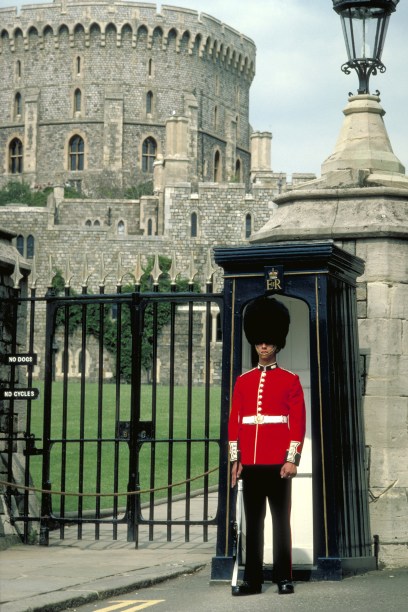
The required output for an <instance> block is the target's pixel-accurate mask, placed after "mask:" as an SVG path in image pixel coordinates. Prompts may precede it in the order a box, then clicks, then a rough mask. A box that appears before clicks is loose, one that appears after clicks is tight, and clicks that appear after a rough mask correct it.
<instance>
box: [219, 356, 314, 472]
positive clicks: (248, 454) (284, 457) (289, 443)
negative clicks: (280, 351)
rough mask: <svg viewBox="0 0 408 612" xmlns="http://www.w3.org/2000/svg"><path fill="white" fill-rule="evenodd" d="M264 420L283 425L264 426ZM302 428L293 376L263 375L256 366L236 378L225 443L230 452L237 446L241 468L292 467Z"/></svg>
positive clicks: (271, 372)
mask: <svg viewBox="0 0 408 612" xmlns="http://www.w3.org/2000/svg"><path fill="white" fill-rule="evenodd" d="M265 416H268V417H269V419H270V417H271V416H274V417H275V420H279V417H280V416H282V417H284V418H283V419H282V420H283V421H285V420H287V422H280V423H279V422H273V423H268V422H265V420H268V419H264V417H265ZM244 417H246V418H245V419H244ZM252 417H253V418H252ZM248 421H249V422H248ZM262 421H264V422H262ZM305 428H306V411H305V402H304V397H303V389H302V386H301V384H300V380H299V377H298V376H297V375H296V374H293V373H292V372H289V370H284V369H283V368H279V367H273V369H269V370H267V371H263V369H262V366H260V367H259V366H258V367H256V368H254V369H253V370H250V371H249V372H246V373H245V374H242V375H241V376H239V377H238V378H237V381H236V383H235V387H234V393H233V398H232V409H231V414H230V418H229V424H228V440H229V443H230V450H231V448H234V446H235V445H234V442H235V443H237V446H238V449H239V452H240V461H241V463H242V464H243V465H271V464H280V465H281V464H283V463H284V462H285V461H292V462H293V463H295V458H294V457H295V454H296V453H297V454H298V455H299V457H298V458H300V453H301V450H302V445H303V440H304V437H305ZM289 451H291V452H290V453H289V456H288V452H289ZM231 459H232V460H233V459H234V457H233V455H232V454H231ZM297 462H298V461H296V463H297Z"/></svg>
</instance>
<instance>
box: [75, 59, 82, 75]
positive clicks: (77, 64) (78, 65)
mask: <svg viewBox="0 0 408 612" xmlns="http://www.w3.org/2000/svg"><path fill="white" fill-rule="evenodd" d="M76 73H77V74H81V58H80V57H79V56H78V57H77V58H76Z"/></svg>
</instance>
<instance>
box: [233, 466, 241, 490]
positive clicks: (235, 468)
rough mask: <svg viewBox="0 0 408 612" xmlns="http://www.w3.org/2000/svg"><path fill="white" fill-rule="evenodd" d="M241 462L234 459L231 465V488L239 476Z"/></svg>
mask: <svg viewBox="0 0 408 612" xmlns="http://www.w3.org/2000/svg"><path fill="white" fill-rule="evenodd" d="M241 472H242V463H241V462H240V461H234V463H233V464H232V466H231V488H232V489H233V488H234V487H235V485H236V484H237V480H238V478H239V477H240V476H241Z"/></svg>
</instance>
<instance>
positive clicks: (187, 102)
mask: <svg viewBox="0 0 408 612" xmlns="http://www.w3.org/2000/svg"><path fill="white" fill-rule="evenodd" d="M184 113H185V116H186V117H187V119H188V140H189V143H188V157H189V159H190V180H191V181H197V180H198V163H199V159H198V157H199V156H198V102H197V98H196V97H195V96H194V95H193V94H187V93H186V94H184Z"/></svg>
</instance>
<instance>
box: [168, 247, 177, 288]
mask: <svg viewBox="0 0 408 612" xmlns="http://www.w3.org/2000/svg"><path fill="white" fill-rule="evenodd" d="M169 275H170V282H171V284H172V285H175V284H176V279H177V276H178V272H177V265H176V251H173V252H172V255H171V266H170V270H169Z"/></svg>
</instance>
